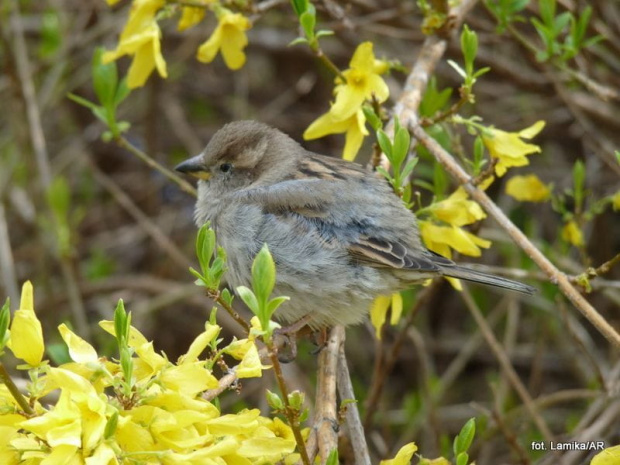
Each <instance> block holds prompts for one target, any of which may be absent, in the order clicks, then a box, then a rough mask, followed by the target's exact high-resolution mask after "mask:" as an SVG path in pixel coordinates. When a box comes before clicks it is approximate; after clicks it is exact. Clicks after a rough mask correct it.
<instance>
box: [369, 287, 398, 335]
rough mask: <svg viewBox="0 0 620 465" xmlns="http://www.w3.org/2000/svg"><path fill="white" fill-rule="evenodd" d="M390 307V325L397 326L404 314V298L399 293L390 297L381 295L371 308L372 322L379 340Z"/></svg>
mask: <svg viewBox="0 0 620 465" xmlns="http://www.w3.org/2000/svg"><path fill="white" fill-rule="evenodd" d="M390 306H391V307H392V315H391V317H390V323H391V324H392V325H395V324H396V323H398V321H399V320H400V316H401V315H402V313H403V297H402V296H401V295H400V294H399V293H396V294H392V295H390V296H386V295H380V296H379V297H377V298H376V299H375V300H374V302H373V303H372V307H370V322H371V323H372V325H373V326H374V328H375V336H376V337H377V339H381V328H382V327H383V323H385V317H386V315H387V311H388V308H390Z"/></svg>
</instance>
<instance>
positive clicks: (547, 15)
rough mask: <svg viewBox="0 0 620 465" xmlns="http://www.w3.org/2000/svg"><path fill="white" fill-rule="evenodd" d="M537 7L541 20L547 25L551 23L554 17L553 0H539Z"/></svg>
mask: <svg viewBox="0 0 620 465" xmlns="http://www.w3.org/2000/svg"><path fill="white" fill-rule="evenodd" d="M538 9H539V11H540V17H541V18H542V20H543V22H544V23H545V24H546V25H548V26H551V25H553V18H554V17H555V0H540V1H539V2H538Z"/></svg>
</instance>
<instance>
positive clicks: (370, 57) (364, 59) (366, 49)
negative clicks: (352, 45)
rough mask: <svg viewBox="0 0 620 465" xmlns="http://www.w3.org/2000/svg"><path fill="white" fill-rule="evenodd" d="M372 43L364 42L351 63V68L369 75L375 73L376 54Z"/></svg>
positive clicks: (356, 50) (354, 54)
mask: <svg viewBox="0 0 620 465" xmlns="http://www.w3.org/2000/svg"><path fill="white" fill-rule="evenodd" d="M372 47H373V44H372V42H362V43H361V44H359V45H358V46H357V48H356V49H355V52H354V53H353V57H352V58H351V61H350V62H349V66H350V67H351V68H357V69H360V70H364V71H366V72H368V73H371V72H373V70H374V65H375V54H374V53H373V51H372Z"/></svg>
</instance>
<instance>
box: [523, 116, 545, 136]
mask: <svg viewBox="0 0 620 465" xmlns="http://www.w3.org/2000/svg"><path fill="white" fill-rule="evenodd" d="M544 127H545V122H544V121H542V120H540V121H536V122H535V123H534V124H532V125H531V126H530V127H529V128H525V129H522V130H521V131H519V135H520V136H521V137H523V138H524V139H531V138H532V137H534V136H536V135H538V133H539V132H540V131H542V130H543V128H544Z"/></svg>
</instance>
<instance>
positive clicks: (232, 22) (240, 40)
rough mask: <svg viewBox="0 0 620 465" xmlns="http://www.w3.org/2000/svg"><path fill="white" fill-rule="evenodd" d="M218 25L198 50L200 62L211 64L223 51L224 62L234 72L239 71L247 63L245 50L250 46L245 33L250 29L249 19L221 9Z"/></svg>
mask: <svg viewBox="0 0 620 465" xmlns="http://www.w3.org/2000/svg"><path fill="white" fill-rule="evenodd" d="M217 15H218V18H217V19H218V25H217V27H216V28H215V31H213V34H211V37H209V40H207V41H206V42H205V43H204V44H202V45H201V46H200V48H198V55H197V58H198V61H202V62H203V63H210V62H211V61H213V59H214V58H215V55H217V52H219V51H220V50H221V51H222V56H223V57H224V62H225V63H226V66H228V67H229V68H230V69H232V70H236V69H239V68H241V67H242V66H243V64H244V63H245V53H243V49H244V48H245V46H246V45H247V44H248V38H247V37H246V35H245V31H247V30H248V29H250V27H251V24H250V21H249V20H248V18H246V17H245V16H243V15H242V14H240V13H232V12H231V11H229V10H227V9H225V8H221V9H219V10H218V13H217Z"/></svg>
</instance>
